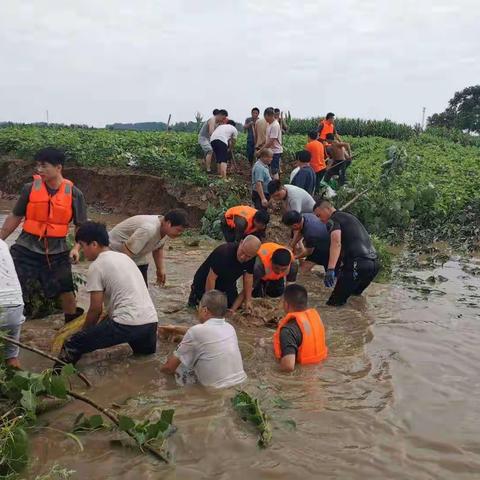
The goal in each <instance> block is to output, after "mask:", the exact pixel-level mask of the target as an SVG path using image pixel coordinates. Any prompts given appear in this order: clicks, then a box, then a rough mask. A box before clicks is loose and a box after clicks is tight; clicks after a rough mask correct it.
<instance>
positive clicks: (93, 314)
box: [83, 292, 103, 330]
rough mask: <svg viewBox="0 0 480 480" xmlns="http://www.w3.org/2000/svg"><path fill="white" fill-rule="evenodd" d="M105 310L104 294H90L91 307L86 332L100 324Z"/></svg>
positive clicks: (84, 326)
mask: <svg viewBox="0 0 480 480" xmlns="http://www.w3.org/2000/svg"><path fill="white" fill-rule="evenodd" d="M102 309H103V292H90V307H89V308H88V312H87V317H86V319H85V323H84V325H83V329H84V330H86V329H87V328H89V327H93V326H94V325H96V324H97V323H98V320H99V318H100V315H101V314H102Z"/></svg>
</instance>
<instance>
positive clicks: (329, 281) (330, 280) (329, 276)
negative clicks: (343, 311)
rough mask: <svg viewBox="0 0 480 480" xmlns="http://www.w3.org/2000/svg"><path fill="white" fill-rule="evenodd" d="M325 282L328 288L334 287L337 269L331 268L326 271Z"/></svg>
mask: <svg viewBox="0 0 480 480" xmlns="http://www.w3.org/2000/svg"><path fill="white" fill-rule="evenodd" d="M323 283H324V285H325V286H326V287H328V288H332V287H333V286H334V285H335V269H333V268H329V269H328V270H327V271H326V273H325V280H324V281H323Z"/></svg>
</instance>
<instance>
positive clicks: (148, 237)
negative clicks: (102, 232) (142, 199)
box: [108, 215, 168, 265]
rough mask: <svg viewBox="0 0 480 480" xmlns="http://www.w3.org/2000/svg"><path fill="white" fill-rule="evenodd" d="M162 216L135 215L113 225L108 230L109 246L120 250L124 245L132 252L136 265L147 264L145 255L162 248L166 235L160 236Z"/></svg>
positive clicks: (114, 249)
mask: <svg viewBox="0 0 480 480" xmlns="http://www.w3.org/2000/svg"><path fill="white" fill-rule="evenodd" d="M162 220H163V217H162V216H158V215H135V216H134V217H130V218H127V219H126V220H124V221H123V222H120V223H119V224H117V225H115V227H113V228H112V230H110V232H109V234H108V236H109V237H110V248H111V249H112V250H113V251H115V252H121V251H122V247H123V245H125V246H126V247H127V248H128V250H130V252H132V254H133V257H132V259H133V261H134V262H135V263H136V264H137V265H148V259H147V258H146V255H148V254H149V253H152V252H153V251H154V250H157V249H159V248H163V247H164V245H165V242H166V241H167V239H168V237H167V236H166V235H165V236H164V237H163V238H162V237H161V236H160V226H161V224H162Z"/></svg>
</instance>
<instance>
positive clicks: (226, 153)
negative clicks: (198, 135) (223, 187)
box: [210, 120, 238, 178]
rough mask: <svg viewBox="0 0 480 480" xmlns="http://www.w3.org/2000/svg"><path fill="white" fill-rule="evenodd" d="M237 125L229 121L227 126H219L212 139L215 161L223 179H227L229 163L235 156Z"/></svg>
mask: <svg viewBox="0 0 480 480" xmlns="http://www.w3.org/2000/svg"><path fill="white" fill-rule="evenodd" d="M235 125H236V124H235V122H234V121H233V120H229V121H228V122H227V123H226V124H225V125H219V126H218V127H217V128H216V129H215V131H214V132H213V133H212V136H211V137H210V144H211V145H212V148H213V153H214V154H215V161H216V162H217V164H218V166H219V167H218V168H219V170H220V172H219V173H220V177H221V178H227V163H228V161H229V160H230V158H231V156H232V155H233V148H234V147H235V141H236V140H237V136H238V130H237V129H236V128H235Z"/></svg>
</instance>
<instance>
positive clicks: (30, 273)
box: [10, 245, 74, 303]
mask: <svg viewBox="0 0 480 480" xmlns="http://www.w3.org/2000/svg"><path fill="white" fill-rule="evenodd" d="M10 252H11V254H12V258H13V262H14V264H15V270H16V271H17V275H18V279H19V280H20V285H21V286H22V293H23V301H24V302H25V303H29V298H30V291H31V289H32V288H35V286H34V284H35V283H37V282H38V283H39V284H40V288H41V289H42V291H43V294H44V295H45V297H47V298H55V297H58V295H60V294H62V293H67V292H73V291H74V288H73V278H72V265H71V263H70V259H69V252H68V251H67V252H62V253H56V254H54V255H48V257H47V255H44V254H41V253H35V252H32V251H31V250H29V249H28V248H25V247H22V246H20V245H12V248H11V249H10Z"/></svg>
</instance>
